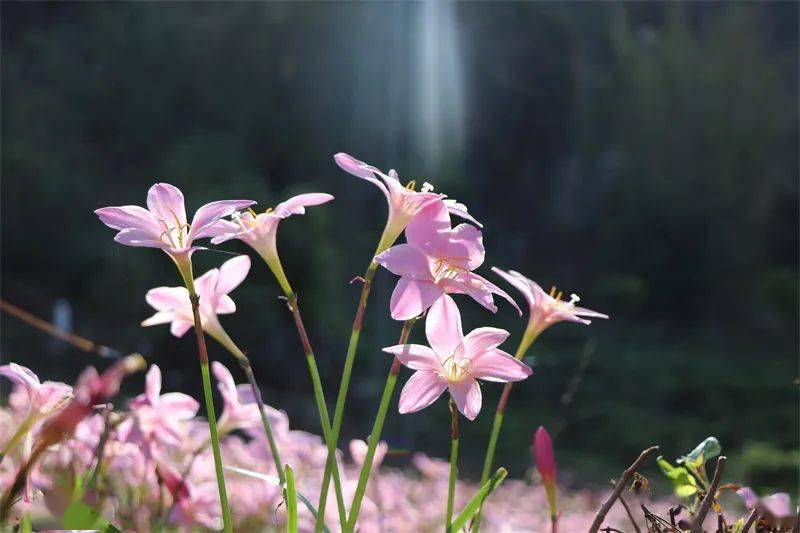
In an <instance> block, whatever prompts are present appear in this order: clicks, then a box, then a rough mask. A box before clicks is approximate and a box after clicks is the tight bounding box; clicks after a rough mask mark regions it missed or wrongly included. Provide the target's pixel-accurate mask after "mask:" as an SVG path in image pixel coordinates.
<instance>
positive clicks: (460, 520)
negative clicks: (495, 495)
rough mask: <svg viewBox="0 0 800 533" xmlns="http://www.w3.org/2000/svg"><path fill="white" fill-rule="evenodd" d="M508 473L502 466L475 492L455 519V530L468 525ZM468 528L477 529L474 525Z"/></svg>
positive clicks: (453, 524) (453, 526)
mask: <svg viewBox="0 0 800 533" xmlns="http://www.w3.org/2000/svg"><path fill="white" fill-rule="evenodd" d="M507 475H508V471H507V470H506V469H505V468H503V467H500V468H498V469H497V471H496V472H495V473H494V475H492V477H491V479H489V481H487V482H486V483H484V484H483V486H482V487H481V488H480V489H479V490H478V492H476V493H475V496H473V497H472V499H471V500H470V501H469V503H467V505H465V506H464V508H463V509H461V512H460V513H458V515H457V516H456V517H455V518H454V519H453V523H452V528H453V531H461V528H463V527H464V526H466V525H467V521H468V520H470V519H471V518H472V517H473V516H474V515H475V514H476V513H477V512H478V509H479V508H480V506H481V505H482V504H483V501H484V500H485V499H486V498H487V497H488V496H489V494H491V493H492V491H494V490H495V489H496V488H497V487H498V486H499V485H500V483H502V482H503V480H504V479H505V478H506V476H507ZM467 530H468V531H477V529H476V528H474V527H470V528H467Z"/></svg>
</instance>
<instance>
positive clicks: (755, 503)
mask: <svg viewBox="0 0 800 533" xmlns="http://www.w3.org/2000/svg"><path fill="white" fill-rule="evenodd" d="M736 494H738V495H739V496H741V498H742V501H743V502H744V506H745V507H747V508H748V509H753V508H755V509H757V510H758V513H759V516H760V517H761V518H762V520H764V521H765V522H766V523H767V525H769V526H772V527H780V526H783V527H786V528H787V531H788V528H790V527H791V526H792V523H793V522H794V516H795V515H794V513H793V511H792V501H791V498H790V497H789V495H788V494H787V493H785V492H776V493H775V494H771V495H769V496H767V497H766V498H759V497H758V496H757V495H756V493H755V491H754V490H753V489H751V488H750V487H742V488H741V489H739V490H737V491H736Z"/></svg>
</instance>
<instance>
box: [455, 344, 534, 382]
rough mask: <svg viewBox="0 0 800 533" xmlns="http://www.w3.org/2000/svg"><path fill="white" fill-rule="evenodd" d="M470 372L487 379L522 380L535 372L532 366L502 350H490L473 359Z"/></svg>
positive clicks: (474, 375)
mask: <svg viewBox="0 0 800 533" xmlns="http://www.w3.org/2000/svg"><path fill="white" fill-rule="evenodd" d="M469 373H470V374H471V375H472V376H473V377H475V378H478V379H484V380H486V381H498V382H501V383H503V382H506V381H521V380H523V379H525V378H527V377H528V376H530V375H531V374H532V373H533V370H531V367H529V366H528V365H526V364H524V363H522V362H520V361H518V360H516V359H515V358H514V357H512V356H510V355H509V354H507V353H506V352H504V351H502V350H497V349H494V350H490V351H488V352H485V353H483V354H482V355H479V356H478V357H477V358H475V359H472V366H471V367H470V370H469Z"/></svg>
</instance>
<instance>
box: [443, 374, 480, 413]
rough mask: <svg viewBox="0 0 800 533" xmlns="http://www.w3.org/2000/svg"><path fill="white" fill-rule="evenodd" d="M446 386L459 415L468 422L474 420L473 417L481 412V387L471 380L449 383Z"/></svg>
mask: <svg viewBox="0 0 800 533" xmlns="http://www.w3.org/2000/svg"><path fill="white" fill-rule="evenodd" d="M447 386H448V388H449V389H450V395H451V396H452V397H453V400H454V401H455V402H456V407H458V410H459V411H460V412H461V414H462V415H464V416H466V417H467V418H468V419H469V420H475V417H476V416H478V413H480V412H481V404H482V403H483V396H482V395H481V386H480V385H479V384H478V382H477V381H475V380H474V379H473V378H466V379H462V380H461V381H457V382H455V383H449V384H448V385H447Z"/></svg>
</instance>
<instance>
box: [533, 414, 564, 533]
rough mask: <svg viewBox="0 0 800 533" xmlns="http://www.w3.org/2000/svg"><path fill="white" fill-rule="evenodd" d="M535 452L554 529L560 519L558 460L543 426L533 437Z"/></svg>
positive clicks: (537, 467) (537, 468)
mask: <svg viewBox="0 0 800 533" xmlns="http://www.w3.org/2000/svg"><path fill="white" fill-rule="evenodd" d="M533 452H534V456H535V458H536V470H537V471H538V472H539V475H540V476H542V484H543V485H544V490H545V492H547V503H548V505H549V506H550V517H551V518H552V520H553V529H554V530H555V523H556V521H557V519H558V508H557V507H556V458H555V455H553V442H552V441H551V440H550V434H549V433H547V430H546V429H544V427H543V426H539V429H537V430H536V434H535V435H534V437H533Z"/></svg>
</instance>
